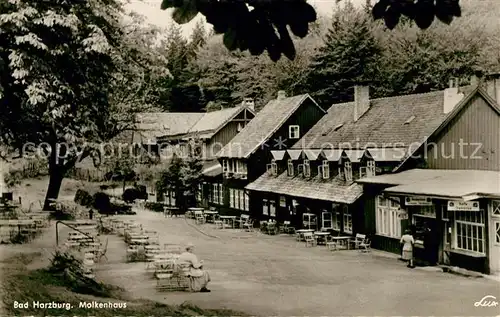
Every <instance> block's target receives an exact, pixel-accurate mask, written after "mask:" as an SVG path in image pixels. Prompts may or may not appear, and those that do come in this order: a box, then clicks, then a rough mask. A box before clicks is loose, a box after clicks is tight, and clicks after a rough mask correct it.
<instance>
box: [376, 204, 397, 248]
mask: <svg viewBox="0 0 500 317" xmlns="http://www.w3.org/2000/svg"><path fill="white" fill-rule="evenodd" d="M391 199H395V200H397V199H399V198H398V197H391ZM400 212H401V207H400V206H399V205H398V204H396V203H395V202H393V201H391V200H390V199H387V198H385V197H383V196H377V197H376V198H375V230H376V233H377V235H379V236H385V237H390V238H401V219H400V218H399V213H400Z"/></svg>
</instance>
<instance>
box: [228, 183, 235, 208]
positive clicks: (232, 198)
mask: <svg viewBox="0 0 500 317" xmlns="http://www.w3.org/2000/svg"><path fill="white" fill-rule="evenodd" d="M234 191H235V190H234V189H233V188H229V207H230V208H234Z"/></svg>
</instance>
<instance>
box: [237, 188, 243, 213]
mask: <svg viewBox="0 0 500 317" xmlns="http://www.w3.org/2000/svg"><path fill="white" fill-rule="evenodd" d="M238 201H239V206H238V209H240V210H245V191H244V190H243V189H240V190H238Z"/></svg>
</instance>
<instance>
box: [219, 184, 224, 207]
mask: <svg viewBox="0 0 500 317" xmlns="http://www.w3.org/2000/svg"><path fill="white" fill-rule="evenodd" d="M219 204H221V205H222V204H224V191H223V190H222V184H219Z"/></svg>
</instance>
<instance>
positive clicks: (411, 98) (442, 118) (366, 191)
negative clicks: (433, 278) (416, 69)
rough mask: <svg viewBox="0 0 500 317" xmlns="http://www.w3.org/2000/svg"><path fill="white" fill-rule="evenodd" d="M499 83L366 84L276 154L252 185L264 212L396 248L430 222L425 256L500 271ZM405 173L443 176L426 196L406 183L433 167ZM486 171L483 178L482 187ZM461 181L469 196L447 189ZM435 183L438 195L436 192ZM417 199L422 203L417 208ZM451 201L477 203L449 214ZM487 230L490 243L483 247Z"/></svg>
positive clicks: (429, 259)
mask: <svg viewBox="0 0 500 317" xmlns="http://www.w3.org/2000/svg"><path fill="white" fill-rule="evenodd" d="M499 83H500V81H498V80H489V81H487V82H486V83H485V84H482V85H481V86H478V85H477V84H475V85H474V84H473V85H470V86H467V87H457V86H456V85H455V83H454V82H453V83H450V87H449V88H447V89H445V90H444V91H437V92H431V93H426V94H415V95H407V96H398V97H391V98H381V99H370V98H369V91H368V89H367V88H366V87H356V88H355V101H354V102H350V103H345V104H338V105H333V106H332V107H331V108H330V109H329V111H328V114H327V115H326V116H324V117H323V118H322V119H321V120H320V121H319V122H318V123H317V124H316V125H315V126H314V127H313V128H312V129H311V130H310V131H309V132H308V133H307V134H305V135H304V137H303V138H302V139H301V140H300V141H299V142H297V144H295V145H294V146H292V148H291V149H289V150H287V151H286V153H283V152H275V153H273V154H274V156H273V157H271V158H270V159H269V161H268V163H270V164H268V172H267V173H265V174H264V175H262V176H261V177H259V178H258V179H257V180H256V181H254V182H252V183H251V184H249V185H248V186H247V187H246V188H247V190H251V192H252V193H254V194H253V195H255V196H257V197H259V199H260V200H261V202H260V207H259V208H262V212H261V214H262V215H261V217H271V218H276V219H277V220H283V219H286V218H288V219H291V220H292V221H294V222H295V224H296V225H299V226H301V227H304V226H306V225H307V226H310V225H311V224H310V223H311V222H315V224H314V225H315V227H316V228H318V229H320V228H323V229H326V230H334V231H338V232H343V233H348V234H356V233H365V234H368V235H369V236H370V238H371V239H372V246H373V247H375V248H379V249H382V250H386V251H391V252H396V253H399V252H400V250H401V249H400V243H399V240H400V238H401V235H402V233H403V231H404V230H405V229H406V228H412V229H413V230H414V231H415V235H416V236H417V238H418V239H417V240H419V241H422V238H421V237H420V236H419V235H420V234H422V232H423V229H424V228H425V232H426V234H425V235H426V238H425V241H427V243H426V244H425V243H423V244H422V245H420V249H421V250H420V251H417V252H416V254H417V256H418V257H419V259H420V260H422V261H425V262H430V263H446V264H451V265H458V266H463V267H467V268H471V269H476V270H479V271H483V272H489V271H495V270H498V267H499V262H498V261H499V256H498V250H499V249H498V243H499V239H500V232H498V230H497V229H500V223H498V218H497V217H498V216H500V215H499V212H500V211H499V210H498V201H496V200H494V199H495V198H496V197H497V195H498V192H500V173H499V170H500V156H499V155H500V117H499V114H500V110H499V107H498V105H497V103H496V102H495V101H494V99H493V98H492V96H493V97H495V96H500V85H498V84H499ZM452 151H455V152H454V153H453V152H452ZM474 155H476V156H477V157H474ZM405 170H415V171H424V172H423V173H424V174H425V175H428V174H426V173H431V174H433V173H435V175H434V176H430V178H431V179H433V180H434V182H431V183H425V181H426V179H424V180H422V182H423V184H424V187H426V186H427V188H426V190H425V191H421V192H422V193H423V192H425V193H426V195H423V196H424V197H421V196H418V194H417V193H418V192H419V191H418V190H416V189H415V188H411V189H405V188H404V186H405V184H409V183H412V182H418V181H419V178H420V177H423V176H422V175H424V174H420V172H416V173H415V174H404V173H401V176H400V177H399V178H397V180H392V179H391V178H390V177H392V176H396V175H398V174H397V173H399V172H402V171H405ZM436 170H437V171H436ZM441 170H454V171H450V172H454V173H455V174H454V175H455V176H456V175H460V177H458V178H450V179H449V180H448V181H445V180H443V182H439V181H436V179H439V178H440V177H444V176H441V174H440V173H442V172H444V171H441ZM433 171H435V172H433ZM409 172H411V171H409ZM446 172H448V171H446ZM406 173H407V172H406ZM477 173H483V174H477ZM384 174H385V175H384ZM477 175H481V176H477ZM386 177H387V178H388V179H390V181H389V180H387V181H386ZM426 177H429V176H426ZM450 177H451V176H450ZM456 177H457V176H456ZM481 178H483V179H484V180H483V182H484V183H483V185H481V186H476V185H477V182H481ZM454 182H456V184H461V185H460V186H461V187H463V188H464V189H465V190H464V191H462V192H460V191H458V194H461V195H462V194H463V195H464V196H466V198H467V199H468V200H467V201H469V202H464V197H463V196H461V195H458V194H457V191H456V192H450V193H449V195H445V194H443V191H442V190H443V189H446V188H448V187H453V186H452V185H453V184H454ZM497 184H498V185H497ZM360 185H363V188H362V189H361V188H360V187H359V186H360ZM398 185H400V186H402V187H403V189H401V188H398ZM466 185H467V186H466ZM496 185H497V186H496ZM394 186H396V187H394ZM474 186H476V187H477V188H478V190H479V189H480V191H481V193H476V196H474V195H473V194H474V192H473V191H470V192H468V190H467V188H469V189H472V188H473V187H474ZM488 188H489V189H488ZM433 189H435V191H436V195H431V194H430V192H429V190H430V191H432V190H433ZM412 190H413V192H412ZM438 191H439V194H438ZM450 191H451V190H450ZM405 195H412V197H410V198H408V197H407V196H405ZM413 195H417V196H418V197H413ZM407 198H408V199H410V201H411V202H414V204H417V201H418V202H421V204H422V207H419V210H418V211H416V210H415V209H414V208H413V207H409V206H413V205H408V206H407V205H406V204H405V199H407ZM488 199H489V200H488ZM457 200H458V201H459V202H457ZM450 201H451V203H452V204H454V206H456V205H457V204H459V205H460V206H468V205H469V204H470V205H471V206H474V207H473V210H468V211H466V212H465V211H464V212H463V213H462V211H463V208H467V207H460V208H462V209H460V208H458V209H457V207H451V209H450V208H448V209H446V208H445V209H446V212H443V211H442V210H443V206H445V207H447V206H449V204H450ZM257 204H258V203H257V202H256V203H255V204H254V205H257ZM266 206H273V207H266ZM478 206H479V211H477V209H478ZM412 208H413V209H412ZM470 208H472V207H470ZM436 210H437V211H436ZM271 211H272V212H271ZM455 211H456V212H455ZM473 211H474V212H473ZM442 212H443V213H442ZM302 214H306V215H307V216H302ZM311 215H314V216H311ZM311 218H312V220H313V221H311ZM425 219H436V220H435V221H434V223H433V221H425ZM487 223H488V224H487ZM474 226H476V227H474ZM481 226H484V227H481ZM478 228H483V231H481V230H480V229H478ZM445 233H446V234H445ZM479 235H480V236H479ZM453 236H454V238H453ZM479 237H481V238H482V239H483V240H484V241H483V242H481V243H482V247H481V249H480V247H479V246H478V243H479V242H478V239H479ZM446 239H448V240H446ZM460 239H461V240H460ZM469 241H475V242H474V243H472V242H471V243H470V244H469ZM447 243H448V244H447ZM464 243H465V244H464ZM459 249H460V250H459ZM487 250H489V251H487Z"/></svg>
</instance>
